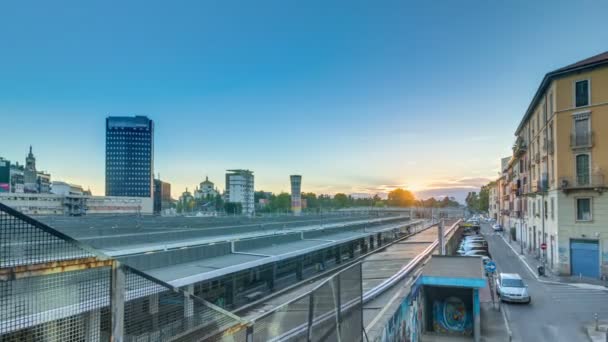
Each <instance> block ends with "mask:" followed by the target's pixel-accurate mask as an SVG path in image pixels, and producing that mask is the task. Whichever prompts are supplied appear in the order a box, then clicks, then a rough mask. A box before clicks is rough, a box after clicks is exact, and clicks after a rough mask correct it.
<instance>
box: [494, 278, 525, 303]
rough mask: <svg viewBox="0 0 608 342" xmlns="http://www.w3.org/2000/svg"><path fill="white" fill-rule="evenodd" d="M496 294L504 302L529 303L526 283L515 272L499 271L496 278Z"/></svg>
mask: <svg viewBox="0 0 608 342" xmlns="http://www.w3.org/2000/svg"><path fill="white" fill-rule="evenodd" d="M496 294H498V296H499V297H500V299H501V300H502V301H504V302H517V303H530V301H531V300H532V298H531V297H530V294H529V293H528V285H526V284H525V283H524V281H523V279H521V276H520V275H519V274H517V273H501V274H499V275H498V278H497V279H496Z"/></svg>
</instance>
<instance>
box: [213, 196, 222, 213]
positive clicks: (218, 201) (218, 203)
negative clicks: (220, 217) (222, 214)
mask: <svg viewBox="0 0 608 342" xmlns="http://www.w3.org/2000/svg"><path fill="white" fill-rule="evenodd" d="M214 202H215V209H216V210H221V209H222V208H224V199H223V198H222V195H220V194H217V195H215V199H214Z"/></svg>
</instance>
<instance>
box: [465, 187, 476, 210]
mask: <svg viewBox="0 0 608 342" xmlns="http://www.w3.org/2000/svg"><path fill="white" fill-rule="evenodd" d="M465 202H466V203H467V207H468V208H469V210H471V211H479V196H478V195H477V192H475V191H471V192H469V193H468V194H467V198H465Z"/></svg>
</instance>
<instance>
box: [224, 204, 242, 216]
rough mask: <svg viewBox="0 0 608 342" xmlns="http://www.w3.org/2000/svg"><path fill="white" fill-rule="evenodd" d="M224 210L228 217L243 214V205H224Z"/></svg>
mask: <svg viewBox="0 0 608 342" xmlns="http://www.w3.org/2000/svg"><path fill="white" fill-rule="evenodd" d="M224 210H226V214H228V215H240V214H241V213H242V212H243V205H242V204H241V203H238V202H226V203H224Z"/></svg>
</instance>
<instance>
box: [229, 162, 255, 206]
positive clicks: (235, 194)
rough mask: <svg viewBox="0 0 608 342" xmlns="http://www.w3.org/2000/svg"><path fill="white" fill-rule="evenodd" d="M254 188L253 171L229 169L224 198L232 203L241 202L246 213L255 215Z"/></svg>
mask: <svg viewBox="0 0 608 342" xmlns="http://www.w3.org/2000/svg"><path fill="white" fill-rule="evenodd" d="M253 189H254V183H253V171H249V170H228V172H227V173H226V192H225V194H224V196H225V199H224V200H225V201H226V202H231V203H240V204H241V206H242V210H243V214H245V215H253V213H254V211H255V203H254V196H253V191H254V190H253Z"/></svg>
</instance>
